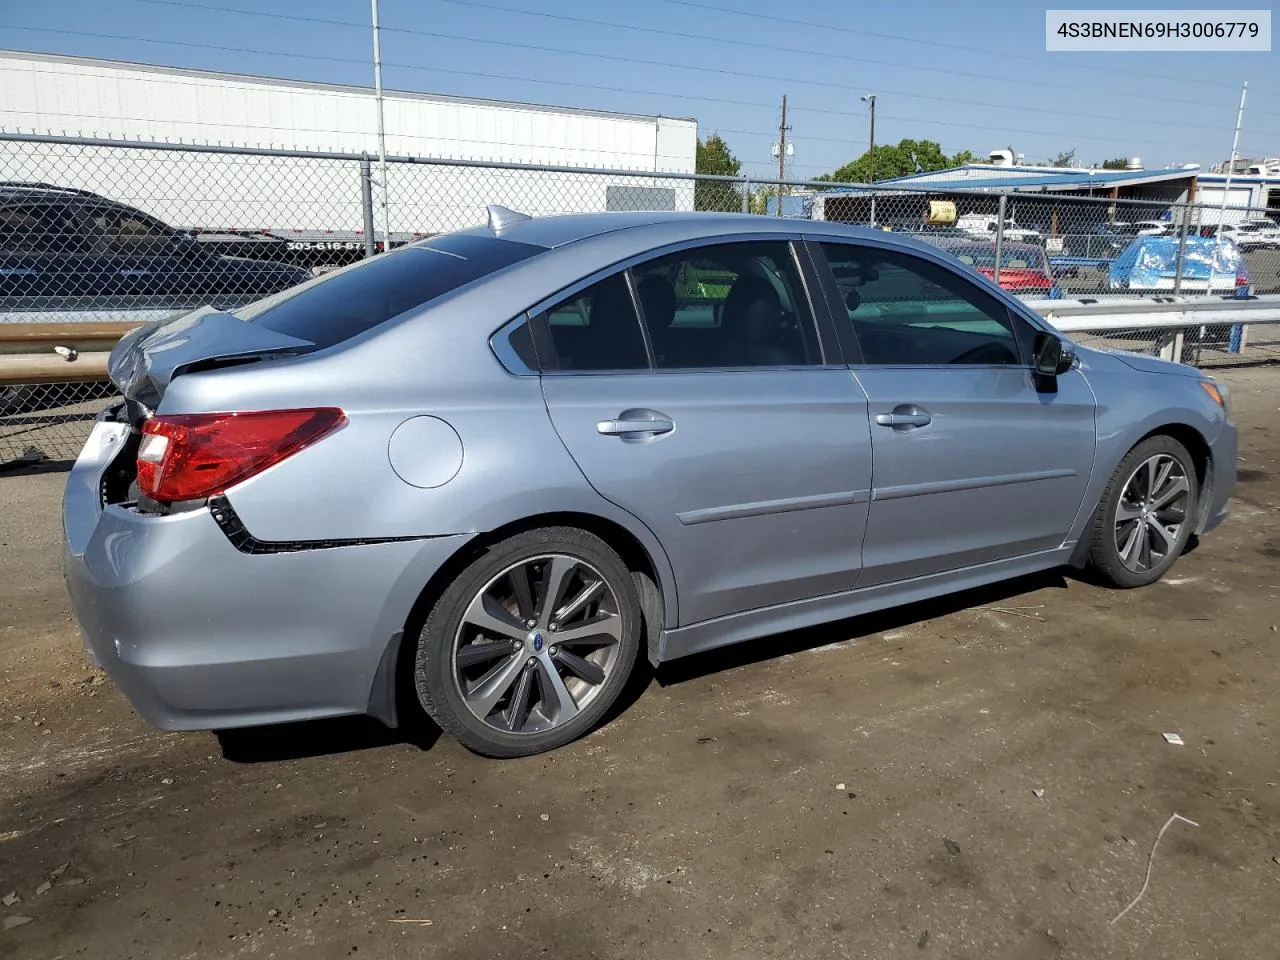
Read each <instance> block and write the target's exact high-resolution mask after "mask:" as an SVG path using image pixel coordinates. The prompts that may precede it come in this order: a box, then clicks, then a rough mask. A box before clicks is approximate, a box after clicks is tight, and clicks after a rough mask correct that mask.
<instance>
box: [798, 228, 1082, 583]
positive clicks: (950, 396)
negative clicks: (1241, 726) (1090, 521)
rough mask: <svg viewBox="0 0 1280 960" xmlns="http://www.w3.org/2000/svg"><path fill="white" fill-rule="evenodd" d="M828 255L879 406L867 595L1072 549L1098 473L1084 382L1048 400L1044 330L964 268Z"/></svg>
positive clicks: (1067, 379)
mask: <svg viewBox="0 0 1280 960" xmlns="http://www.w3.org/2000/svg"><path fill="white" fill-rule="evenodd" d="M815 246H816V248H817V251H818V252H816V253H815V257H821V258H822V259H823V261H824V262H825V263H826V264H828V265H829V266H830V268H831V271H832V273H831V275H830V277H829V280H830V281H834V288H835V290H837V291H838V296H839V298H840V299H841V300H843V301H844V307H845V309H844V314H845V317H844V318H841V319H845V318H847V320H848V322H849V324H850V325H851V326H852V328H853V333H854V334H855V336H856V340H857V343H858V346H859V348H860V351H861V360H860V362H858V363H856V364H854V365H853V371H854V373H855V375H856V376H857V379H858V382H859V383H860V384H861V385H862V387H863V389H864V390H865V391H866V394H867V397H868V398H869V401H870V406H869V415H870V431H871V436H872V445H873V450H874V454H875V472H874V477H873V491H872V500H871V506H870V510H869V515H868V519H867V536H866V540H865V542H864V544H863V575H862V577H861V579H860V580H859V586H869V585H872V584H876V583H885V582H889V581H898V580H908V579H912V578H915V577H922V576H928V575H930V574H935V573H940V572H944V571H948V570H955V569H959V568H962V567H967V566H973V565H975V564H981V563H988V562H991V561H998V560H1004V559H1009V558H1013V557H1019V556H1024V555H1027V554H1033V553H1036V552H1039V551H1043V550H1051V549H1054V548H1056V547H1058V546H1060V545H1061V544H1062V543H1063V541H1064V540H1065V539H1066V537H1067V534H1068V532H1069V531H1070V528H1071V525H1072V522H1073V520H1074V519H1075V517H1076V514H1077V511H1078V510H1079V509H1080V506H1081V501H1082V499H1083V496H1084V491H1085V487H1086V485H1087V484H1088V481H1089V475H1090V472H1091V471H1092V468H1093V456H1094V441H1095V428H1094V421H1095V410H1094V397H1093V392H1092V390H1091V389H1090V388H1089V385H1088V383H1087V382H1086V381H1085V379H1084V376H1083V374H1081V373H1080V372H1079V371H1078V370H1071V371H1069V372H1068V373H1066V374H1064V375H1062V376H1061V377H1059V378H1058V385H1057V390H1056V391H1055V392H1052V393H1048V392H1042V391H1040V390H1038V389H1037V386H1036V383H1035V381H1034V379H1033V376H1032V370H1031V350H1032V345H1033V340H1034V336H1035V330H1034V328H1033V327H1032V326H1031V325H1030V324H1028V323H1027V322H1026V321H1025V320H1023V319H1022V318H1021V317H1018V316H1017V315H1016V314H1014V313H1013V312H1011V311H1010V310H1009V309H1008V308H1007V307H1006V306H1005V305H1004V304H1003V303H1002V302H1001V301H1000V300H999V299H998V298H997V297H995V296H993V295H992V294H991V293H988V292H987V291H986V290H984V289H982V287H981V286H980V285H979V284H978V283H976V282H974V281H973V280H971V279H969V278H968V277H966V276H963V275H962V274H961V273H960V272H958V271H956V270H954V269H952V268H951V267H948V266H945V265H944V264H942V263H940V262H938V261H935V260H933V259H932V258H926V257H924V256H920V255H917V254H913V253H907V252H903V251H902V250H901V249H893V250H891V249H887V248H879V247H877V246H874V245H860V244H850V243H831V242H825V241H823V242H819V243H817V244H815ZM833 299H834V297H833Z"/></svg>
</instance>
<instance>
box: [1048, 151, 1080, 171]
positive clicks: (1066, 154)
mask: <svg viewBox="0 0 1280 960" xmlns="http://www.w3.org/2000/svg"><path fill="white" fill-rule="evenodd" d="M1075 165H1076V148H1075V147H1072V148H1071V149H1070V150H1063V151H1062V152H1061V153H1059V154H1058V155H1057V156H1056V157H1054V158H1053V159H1052V160H1050V161H1049V166H1051V167H1074V166H1075Z"/></svg>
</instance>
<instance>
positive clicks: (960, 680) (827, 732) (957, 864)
mask: <svg viewBox="0 0 1280 960" xmlns="http://www.w3.org/2000/svg"><path fill="white" fill-rule="evenodd" d="M1224 378H1225V379H1227V380H1228V381H1229V382H1230V383H1231V384H1232V385H1233V387H1234V397H1235V403H1236V409H1237V419H1238V420H1239V421H1240V423H1241V434H1242V450H1241V453H1242V460H1243V462H1242V463H1241V464H1240V471H1241V472H1240V481H1241V482H1240V485H1239V487H1238V489H1237V494H1238V495H1237V498H1236V500H1235V502H1234V505H1233V515H1232V518H1231V520H1230V521H1229V522H1228V524H1227V526H1226V527H1224V528H1223V529H1222V530H1220V531H1218V532H1217V533H1215V534H1213V535H1210V536H1208V537H1206V538H1205V540H1204V542H1203V543H1201V544H1200V545H1199V547H1198V548H1197V549H1195V550H1194V551H1193V552H1192V553H1190V554H1189V555H1188V556H1186V557H1184V558H1183V559H1182V560H1181V561H1180V562H1179V564H1178V565H1177V566H1176V567H1175V568H1174V571H1173V572H1172V574H1171V575H1170V578H1169V579H1168V580H1166V581H1165V582H1164V583H1161V584H1158V585H1156V586H1154V587H1151V588H1148V589H1146V590H1142V591H1136V592H1123V593H1122V592H1115V591H1109V590H1105V589H1101V588H1098V587H1095V586H1091V585H1089V584H1087V583H1084V582H1081V581H1079V580H1077V579H1072V578H1066V577H1063V576H1060V575H1057V574H1053V575H1046V576H1042V577H1038V578H1034V579H1030V580H1021V581H1018V582H1015V583H1012V584H1008V585H1005V586H1003V587H1000V588H997V589H993V590H987V591H983V592H981V593H977V594H973V593H971V594H965V595H962V596H960V597H957V598H954V599H952V600H949V601H947V602H946V603H942V604H930V605H919V606H914V607H911V608H908V609H905V610H902V611H898V612H896V613H894V614H892V615H889V616H884V617H878V618H874V619H861V620H856V621H849V622H845V623H843V624H840V625H838V626H836V627H832V628H827V629H823V630H818V631H807V632H804V633H801V634H794V635H788V636H783V637H775V638H770V639H769V640H768V641H766V642H761V643H756V644H752V645H749V646H747V647H745V648H739V649H736V650H733V651H730V652H729V653H727V654H717V655H713V656H710V657H704V658H701V659H698V660H696V661H692V662H688V663H681V664H674V665H672V667H671V668H669V669H668V668H664V669H663V671H662V672H661V673H660V674H659V676H658V678H656V679H651V678H645V679H646V682H645V683H641V684H638V689H637V690H636V692H635V695H634V697H633V698H632V702H630V704H629V705H628V707H627V709H626V710H625V711H624V712H623V713H622V714H621V715H620V716H619V717H618V718H616V719H615V720H614V721H613V722H612V723H610V724H609V725H607V726H606V727H604V728H603V729H601V730H600V731H598V732H597V733H595V734H593V735H592V736H590V737H588V738H587V739H585V740H583V741H582V742H580V743H577V744H574V745H572V746H570V747H568V748H566V749H564V750H562V751H560V752H557V753H555V754H553V755H549V756H544V757H541V758H537V759H532V760H526V761H514V762H492V761H484V760H480V759H477V758H475V757H473V756H471V755H470V754H468V753H466V752H465V751H463V750H462V749H460V748H459V747H457V746H456V745H455V744H454V743H452V742H451V741H448V740H444V739H441V740H439V741H438V742H436V741H433V738H432V737H431V736H429V735H427V736H425V737H423V738H419V739H418V741H417V742H414V743H407V742H403V741H401V740H398V739H397V738H396V737H394V736H389V735H387V734H386V733H385V732H380V729H379V728H378V727H377V725H376V724H372V723H364V722H357V721H341V722H333V723H321V724H308V725H299V726H297V727H291V728H284V729H275V730H270V731H254V732H248V733H242V734H239V735H236V736H234V737H226V738H223V739H221V740H220V739H218V738H216V737H214V736H212V735H209V734H182V735H171V734H162V733H158V732H156V731H154V730H152V729H150V728H149V727H147V726H146V725H145V724H143V723H142V722H141V721H140V720H138V719H137V718H136V717H135V716H134V714H133V713H132V712H131V710H130V708H129V706H128V705H127V703H126V702H125V701H124V700H123V698H122V697H121V696H120V695H119V694H118V693H117V692H116V691H115V690H114V689H113V687H112V686H111V685H110V684H109V683H106V682H102V681H101V679H100V677H99V676H97V675H96V674H95V673H93V672H91V671H90V670H88V669H87V668H86V667H85V666H84V665H83V662H82V659H81V655H80V642H79V639H78V636H77V632H76V629H75V625H74V623H73V622H72V620H71V616H70V611H69V608H68V604H67V600H66V597H65V595H64V591H63V587H62V583H61V581H60V578H59V572H58V554H57V543H58V499H59V496H60V493H61V487H62V483H63V481H64V475H63V474H62V473H60V472H58V471H56V470H52V469H44V470H43V471H40V472H28V473H26V474H23V475H8V476H3V475H0V551H2V552H0V563H2V564H3V577H0V704H2V705H0V898H3V897H7V895H8V894H10V892H11V891H12V892H13V893H14V894H16V896H17V897H18V898H20V899H19V900H18V901H17V902H14V903H11V901H10V900H8V899H6V900H5V903H6V904H10V905H6V906H3V907H0V919H3V921H4V928H5V929H4V930H3V931H0V957H3V958H6V960H7V958H11V957H12V958H16V957H22V958H27V957H36V958H45V957H48V958H52V957H66V958H70V957H92V958H104V960H109V958H117V957H146V958H165V960H169V958H173V960H176V958H205V957H209V958H230V957H240V956H256V957H280V958H307V960H312V958H315V960H324V958H337V957H348V956H352V957H356V956H358V957H374V958H382V957H393V956H394V957H398V958H409V957H460V958H468V957H475V958H481V957H484V958H488V957H517V958H530V957H539V956H544V955H546V956H554V957H566V958H577V957H599V958H634V957H647V956H652V957H663V958H668V960H681V958H687V957H688V958H691V957H709V958H710V957H715V958H723V957H805V958H810V957H859V958H861V957H868V958H891V957H921V958H928V957H939V958H942V957H945V958H973V960H979V958H981V960H992V958H1018V960H1036V958H1050V957H1054V958H1056V957H1076V958H1091V960H1092V958H1099V957H1142V958H1156V957H1167V958H1191V957H1205V958H1209V957H1213V958H1217V957H1222V958H1230V960H1249V958H1255V957H1256V958H1265V960H1274V958H1275V957H1276V956H1277V955H1278V953H1280V947H1278V946H1277V944H1278V943H1280V910H1277V909H1276V904H1277V903H1278V902H1280V859H1277V858H1280V787H1278V786H1277V783H1278V781H1280V744H1278V743H1277V732H1278V731H1280V701H1278V700H1277V694H1276V691H1277V686H1278V681H1280V634H1277V632H1276V628H1277V625H1278V624H1280V602H1278V600H1277V597H1278V596H1280V562H1277V561H1278V560H1280V463H1278V462H1277V461H1278V460H1280V427H1277V425H1276V424H1277V419H1278V418H1277V413H1278V410H1277V408H1278V407H1280V389H1278V388H1280V369H1275V368H1271V369H1259V370H1248V371H1237V372H1234V373H1228V374H1226V375H1225V377H1224ZM1165 732H1177V733H1180V734H1181V735H1182V737H1183V739H1184V740H1185V745H1183V746H1175V745H1171V744H1169V743H1166V742H1165V740H1164V739H1163V738H1162V736H1161V734H1163V733H1165ZM1174 813H1177V814H1180V815H1182V816H1184V817H1187V818H1189V819H1191V820H1193V821H1195V822H1196V823H1197V824H1198V826H1190V825H1188V824H1185V823H1181V822H1175V823H1174V824H1173V825H1172V826H1171V827H1170V828H1169V830H1168V832H1167V833H1166V834H1165V836H1164V839H1163V840H1162V841H1161V844H1160V847H1159V850H1158V853H1157V855H1156V857H1155V860H1154V867H1153V870H1152V874H1151V882H1150V887H1149V889H1148V890H1147V892H1146V895H1145V897H1144V898H1143V899H1142V901H1141V902H1139V903H1138V905H1137V906H1135V907H1134V908H1133V909H1132V910H1131V911H1130V912H1129V913H1128V914H1127V915H1126V916H1125V917H1124V918H1123V919H1121V920H1120V921H1119V922H1117V923H1114V924H1113V923H1112V922H1111V921H1112V918H1113V917H1115V916H1116V915H1117V914H1118V913H1119V912H1120V911H1121V910H1122V909H1123V908H1124V906H1125V905H1126V904H1127V903H1129V901H1130V900H1131V899H1132V898H1133V897H1134V896H1135V895H1136V894H1137V893H1138V891H1139V890H1140V888H1141V887H1142V883H1143V877H1144V874H1145V871H1146V869H1147V863H1148V855H1149V853H1150V851H1151V846H1152V843H1153V841H1154V840H1155V837H1156V834H1157V831H1159V829H1160V827H1161V825H1162V824H1164V823H1165V821H1166V820H1167V819H1168V818H1169V817H1170V815H1171V814H1174ZM50 883H51V886H48V884H50ZM19 918H30V919H29V922H25V923H21V924H20V925H18V924H15V921H17V920H18V919H19Z"/></svg>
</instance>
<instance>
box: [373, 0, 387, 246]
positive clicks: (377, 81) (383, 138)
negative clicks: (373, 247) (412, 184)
mask: <svg viewBox="0 0 1280 960" xmlns="http://www.w3.org/2000/svg"><path fill="white" fill-rule="evenodd" d="M370 2H371V3H372V6H373V96H374V100H375V101H376V103H377V106H378V176H379V177H380V178H381V179H382V250H383V252H384V253H385V252H387V251H388V250H390V249H391V213H390V211H389V210H388V209H387V192H388V190H389V189H390V184H388V183H387V134H386V129H385V127H384V125H383V118H382V42H381V39H380V37H379V31H378V0H370Z"/></svg>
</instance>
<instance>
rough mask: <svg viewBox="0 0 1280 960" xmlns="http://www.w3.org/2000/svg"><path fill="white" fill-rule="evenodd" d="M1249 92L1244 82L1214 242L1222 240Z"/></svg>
mask: <svg viewBox="0 0 1280 960" xmlns="http://www.w3.org/2000/svg"><path fill="white" fill-rule="evenodd" d="M1248 92H1249V84H1248V83H1247V82H1246V83H1245V85H1244V86H1243V87H1241V88H1240V110H1239V111H1238V112H1237V113H1236V133H1235V136H1234V137H1232V138H1231V159H1230V160H1229V161H1227V182H1226V185H1225V186H1224V187H1223V188H1222V209H1221V210H1220V211H1219V212H1218V229H1217V230H1215V231H1214V235H1213V238H1214V242H1215V243H1220V242H1221V241H1222V221H1223V220H1224V219H1226V216H1227V197H1229V196H1230V195H1231V176H1232V174H1234V173H1235V170H1236V150H1237V149H1238V148H1239V146H1240V125H1241V124H1242V123H1244V98H1245V94H1247V93H1248Z"/></svg>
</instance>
